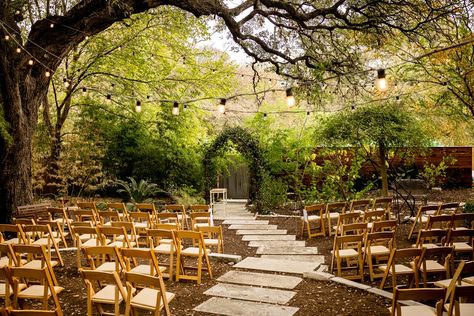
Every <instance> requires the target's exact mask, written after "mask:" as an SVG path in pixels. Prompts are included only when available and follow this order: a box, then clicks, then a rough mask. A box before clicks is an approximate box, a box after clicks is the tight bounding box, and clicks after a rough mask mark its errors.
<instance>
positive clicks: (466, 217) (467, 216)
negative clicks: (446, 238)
mask: <svg viewBox="0 0 474 316" xmlns="http://www.w3.org/2000/svg"><path fill="white" fill-rule="evenodd" d="M452 228H453V229H474V213H458V214H453V226H452Z"/></svg>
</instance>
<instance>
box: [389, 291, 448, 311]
mask: <svg viewBox="0 0 474 316" xmlns="http://www.w3.org/2000/svg"><path fill="white" fill-rule="evenodd" d="M445 293H446V290H445V289H442V288H432V289H431V288H430V289H429V288H420V289H399V288H397V287H396V288H395V291H394V295H393V301H392V314H391V315H397V316H402V315H403V314H402V310H401V305H400V303H399V301H404V300H414V301H431V300H434V301H437V303H436V306H435V313H436V314H434V315H437V316H442V315H443V306H444V297H445Z"/></svg>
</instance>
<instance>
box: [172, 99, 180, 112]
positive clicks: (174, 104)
mask: <svg viewBox="0 0 474 316" xmlns="http://www.w3.org/2000/svg"><path fill="white" fill-rule="evenodd" d="M171 114H173V115H179V103H178V102H176V101H175V102H174V103H173V110H172V111H171Z"/></svg>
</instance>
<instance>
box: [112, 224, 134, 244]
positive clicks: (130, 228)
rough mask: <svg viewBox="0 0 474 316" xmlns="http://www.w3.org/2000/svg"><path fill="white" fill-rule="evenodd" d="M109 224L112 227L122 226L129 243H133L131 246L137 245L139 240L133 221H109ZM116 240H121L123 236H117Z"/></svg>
mask: <svg viewBox="0 0 474 316" xmlns="http://www.w3.org/2000/svg"><path fill="white" fill-rule="evenodd" d="M110 225H111V226H112V227H122V228H123V229H124V230H125V233H126V237H127V239H128V241H129V243H130V245H133V247H138V246H139V242H138V234H137V230H136V229H135V224H134V223H133V222H123V221H122V222H111V223H110ZM116 238H117V241H122V240H124V238H125V237H124V236H117V237H116Z"/></svg>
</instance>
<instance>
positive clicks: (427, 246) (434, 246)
mask: <svg viewBox="0 0 474 316" xmlns="http://www.w3.org/2000/svg"><path fill="white" fill-rule="evenodd" d="M411 246H412V247H413V248H416V247H417V246H416V245H415V244H413V245H411ZM421 247H422V248H423V247H424V248H426V249H432V248H439V246H438V245H437V244H422V245H421Z"/></svg>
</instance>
